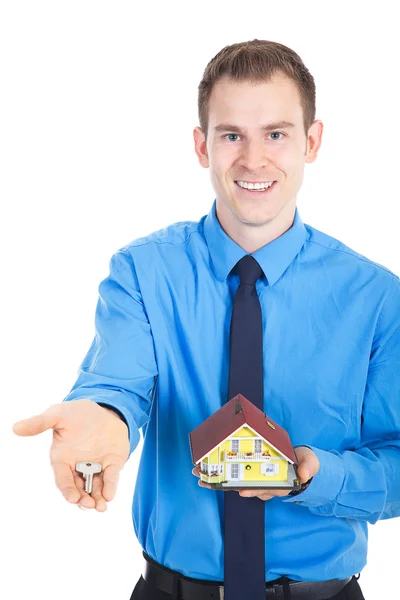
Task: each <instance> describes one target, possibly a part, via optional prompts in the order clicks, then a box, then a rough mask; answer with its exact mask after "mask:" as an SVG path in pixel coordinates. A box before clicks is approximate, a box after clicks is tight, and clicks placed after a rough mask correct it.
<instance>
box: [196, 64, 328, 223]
mask: <svg viewBox="0 0 400 600" xmlns="http://www.w3.org/2000/svg"><path fill="white" fill-rule="evenodd" d="M282 121H286V122H287V123H286V125H285V124H283V123H281V125H279V126H275V125H274V126H273V128H272V129H268V130H267V129H263V127H264V126H266V125H270V124H278V123H279V122H282ZM288 123H292V124H293V125H288ZM321 134H322V123H321V122H318V121H314V123H313V124H312V126H311V127H310V129H309V132H308V136H306V134H305V131H304V125H303V111H302V107H301V104H300V95H299V92H298V90H297V87H296V85H295V84H294V83H293V82H292V81H291V80H290V79H287V78H286V77H284V76H283V75H275V76H274V77H273V79H272V80H271V81H270V82H269V83H256V84H252V83H250V82H247V81H246V82H236V81H232V80H228V79H226V78H225V79H222V80H219V81H218V82H217V83H216V84H215V86H214V88H213V90H212V93H211V96H210V102H209V123H208V136H207V143H206V142H205V138H204V135H203V132H202V130H201V129H200V128H199V127H197V128H196V129H195V131H194V137H195V142H196V153H197V155H198V157H199V159H200V163H201V164H202V166H204V167H209V168H210V177H211V183H212V186H213V188H214V191H215V193H216V205H217V214H218V215H226V216H227V217H228V220H230V222H232V219H233V220H235V221H237V222H241V223H243V224H248V225H253V226H260V225H264V224H265V223H268V222H270V221H271V220H272V219H274V218H276V217H277V216H278V215H279V214H280V213H281V211H283V213H282V214H286V215H289V214H291V217H293V214H294V210H295V206H296V197H297V193H298V191H299V189H300V187H301V184H302V181H303V174H304V165H305V162H313V161H314V160H315V158H316V152H317V150H318V147H319V143H320V137H321ZM238 181H242V182H243V181H244V182H271V181H274V182H275V183H274V184H273V186H272V187H271V188H270V189H268V190H267V191H248V190H246V189H242V188H241V187H240V186H239V184H238V183H237V182H238ZM237 224H238V223H237Z"/></svg>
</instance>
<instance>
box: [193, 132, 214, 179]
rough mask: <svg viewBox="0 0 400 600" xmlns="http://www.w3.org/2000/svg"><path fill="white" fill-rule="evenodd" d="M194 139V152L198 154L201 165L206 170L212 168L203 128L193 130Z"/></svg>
mask: <svg viewBox="0 0 400 600" xmlns="http://www.w3.org/2000/svg"><path fill="white" fill-rule="evenodd" d="M193 139H194V151H195V152H196V154H197V158H198V159H199V163H200V164H201V166H202V167H204V168H205V169H208V167H209V166H210V163H209V160H208V154H207V142H206V140H205V136H204V133H203V130H202V129H201V127H195V128H194V130H193Z"/></svg>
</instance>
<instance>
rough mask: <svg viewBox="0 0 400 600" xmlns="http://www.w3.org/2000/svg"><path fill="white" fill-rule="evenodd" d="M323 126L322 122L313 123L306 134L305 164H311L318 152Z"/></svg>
mask: <svg viewBox="0 0 400 600" xmlns="http://www.w3.org/2000/svg"><path fill="white" fill-rule="evenodd" d="M323 129H324V124H323V123H322V121H314V123H313V124H312V125H310V128H309V130H308V134H307V148H306V162H308V163H312V162H314V161H315V160H316V158H317V155H318V150H319V149H320V147H321V143H322V132H323Z"/></svg>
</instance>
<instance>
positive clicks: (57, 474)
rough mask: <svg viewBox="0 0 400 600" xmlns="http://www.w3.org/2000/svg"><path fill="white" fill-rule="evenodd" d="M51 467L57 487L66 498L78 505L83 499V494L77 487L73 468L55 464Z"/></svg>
mask: <svg viewBox="0 0 400 600" xmlns="http://www.w3.org/2000/svg"><path fill="white" fill-rule="evenodd" d="M51 466H52V468H53V472H54V480H55V482H56V486H57V487H58V489H59V490H60V492H61V493H62V495H63V496H64V498H65V499H66V500H67V501H68V502H71V504H77V502H79V500H80V499H81V492H80V491H79V488H78V487H77V485H76V482H75V480H74V474H73V472H72V471H71V467H70V466H69V465H68V464H65V463H53V464H52V465H51Z"/></svg>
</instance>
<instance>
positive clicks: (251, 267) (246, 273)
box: [234, 254, 263, 285]
mask: <svg viewBox="0 0 400 600" xmlns="http://www.w3.org/2000/svg"><path fill="white" fill-rule="evenodd" d="M234 273H237V274H238V275H239V278H240V283H241V285H254V284H255V282H256V281H257V279H259V278H260V277H261V275H263V270H262V268H261V267H260V265H259V264H258V262H257V261H256V259H255V258H253V256H251V255H250V254H246V256H243V258H241V259H240V260H239V261H238V262H237V263H236V265H235V267H234Z"/></svg>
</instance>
